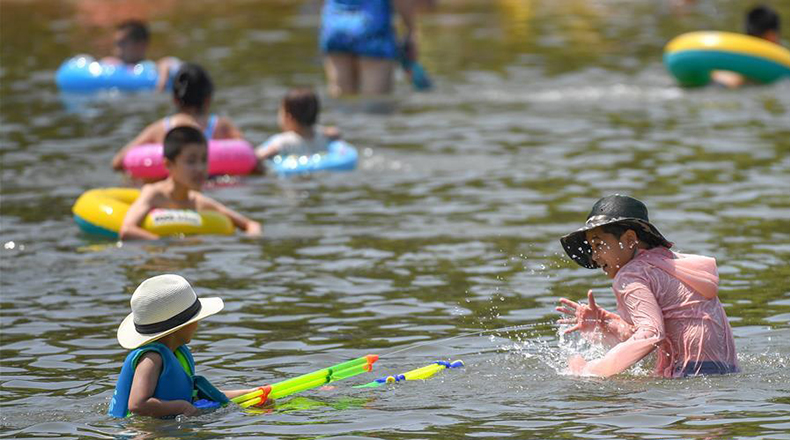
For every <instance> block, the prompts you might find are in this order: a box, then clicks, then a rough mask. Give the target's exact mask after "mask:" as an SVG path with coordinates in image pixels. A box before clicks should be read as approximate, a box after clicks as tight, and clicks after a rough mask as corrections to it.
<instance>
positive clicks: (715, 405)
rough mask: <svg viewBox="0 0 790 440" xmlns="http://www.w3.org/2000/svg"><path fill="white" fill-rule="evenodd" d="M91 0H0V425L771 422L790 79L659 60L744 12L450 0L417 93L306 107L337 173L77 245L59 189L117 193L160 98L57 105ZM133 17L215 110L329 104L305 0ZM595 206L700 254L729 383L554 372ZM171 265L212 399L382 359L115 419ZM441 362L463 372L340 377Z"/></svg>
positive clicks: (775, 420) (98, 13) (572, 430)
mask: <svg viewBox="0 0 790 440" xmlns="http://www.w3.org/2000/svg"><path fill="white" fill-rule="evenodd" d="M101 3H102V2H90V1H82V2H77V1H74V2H68V3H57V2H45V1H37V2H14V1H12V2H3V3H2V4H1V5H0V7H1V8H2V13H0V32H2V65H0V79H1V82H0V92H1V93H2V95H1V97H2V100H1V101H0V104H1V105H2V113H1V114H0V117H1V118H2V119H0V122H1V125H0V136H1V138H0V139H2V150H1V153H0V154H2V156H1V157H2V190H1V191H0V195H1V196H2V215H1V216H0V221H2V231H0V234H1V239H0V241H1V242H2V244H3V245H4V248H3V249H0V255H2V280H1V284H0V287H1V288H2V300H1V302H0V306H2V316H0V323H2V342H1V344H0V350H1V351H0V354H1V355H2V361H0V375H1V377H0V426H2V433H0V437H13V438H43V437H46V438H63V439H66V438H161V437H169V438H260V437H268V438H315V437H322V438H341V437H342V438H393V439H395V438H398V439H400V438H428V437H434V438H460V437H490V438H503V437H513V438H569V437H574V438H581V437H585V438H725V437H726V438H774V439H779V438H790V434H788V432H790V422H788V420H790V386H789V385H788V383H790V369H788V366H789V364H790V345H789V344H788V343H787V341H788V338H790V331H788V327H789V326H788V321H790V290H789V289H788V284H787V279H788V277H790V268H789V267H788V261H789V260H790V222H788V218H790V196H788V193H789V192H788V182H790V154H789V153H790V113H788V112H789V111H790V81H785V82H782V83H778V84H774V85H771V86H766V87H749V88H744V89H742V90H738V91H727V90H724V89H720V88H715V87H711V88H707V89H703V90H693V91H691V90H682V89H679V88H677V87H676V86H675V84H674V83H673V81H672V79H671V78H670V77H669V76H668V74H667V73H666V72H665V70H664V68H663V66H662V64H661V49H662V47H663V45H664V44H665V42H666V41H668V40H669V39H670V38H671V37H672V36H674V35H677V34H679V33H681V32H684V31H688V30H696V29H702V28H720V29H729V30H737V28H738V26H740V13H741V11H742V10H744V9H745V8H746V5H747V3H746V2H739V1H724V2H712V1H702V0H701V1H699V2H698V3H697V4H695V5H692V6H690V7H688V8H685V9H681V8H672V7H670V6H668V5H666V4H663V3H662V2H658V1H657V2H628V1H615V0H603V1H595V2H591V1H586V0H585V1H573V0H563V1H556V2H538V1H528V0H523V1H518V0H511V1H507V0H500V1H479V2H471V1H450V0H447V1H446V2H442V4H441V7H440V9H439V10H438V11H437V12H436V13H435V14H432V15H430V16H426V17H424V19H423V20H422V23H423V26H422V29H423V36H424V39H423V45H422V48H421V51H422V56H423V60H424V64H425V65H426V68H427V69H428V71H429V72H431V74H432V75H433V77H434V80H435V82H436V83H437V86H438V87H437V89H436V90H435V91H433V92H431V93H429V94H413V93H411V92H410V91H409V88H408V86H407V84H405V82H404V81H403V80H402V79H401V81H400V82H399V84H398V93H396V96H397V97H396V98H394V99H393V100H392V101H391V102H389V103H386V105H384V106H378V107H377V109H378V111H377V112H373V113H371V112H364V111H360V107H365V106H366V105H367V104H364V103H354V102H351V103H348V102H343V103H338V102H331V101H328V100H325V102H324V108H325V111H324V113H323V115H322V121H323V122H324V123H326V124H336V125H338V126H339V127H340V128H341V129H342V130H343V131H344V133H345V136H346V138H347V139H348V140H349V141H350V142H352V143H353V144H355V145H356V146H358V147H359V149H360V152H361V153H362V154H361V163H360V167H359V169H358V170H357V171H355V172H353V173H350V174H337V175H324V176H316V177H315V178H311V179H296V180H279V179H276V178H272V177H253V178H245V179H232V181H231V182H224V183H221V184H215V185H214V186H213V187H209V188H207V190H206V191H207V193H209V194H210V195H211V196H212V197H216V198H217V199H220V200H222V201H223V202H226V203H227V204H228V205H229V206H231V207H232V208H234V209H237V210H239V211H241V212H244V213H245V214H248V215H249V216H251V217H253V218H255V219H258V220H260V221H262V222H263V223H264V237H263V238H262V239H248V238H244V237H242V236H239V235H237V236H233V237H198V238H190V239H185V240H178V239H173V240H163V241H158V242H153V243H124V244H123V245H120V244H116V243H114V242H108V241H103V240H101V239H98V238H93V237H89V236H85V235H82V234H80V233H79V231H78V229H77V227H76V226H75V224H74V223H73V221H72V219H71V213H70V208H71V205H72V203H73V202H74V200H76V198H77V197H78V196H79V195H80V194H81V193H82V192H83V191H85V190H87V189H90V188H95V187H106V186H118V185H125V184H128V182H126V181H125V180H124V179H123V178H122V177H120V176H118V175H116V174H114V173H112V172H111V171H110V170H109V162H110V159H111V157H112V155H113V153H114V151H115V150H116V149H117V148H119V147H120V146H121V145H123V144H124V143H126V142H127V141H128V140H129V139H131V138H132V137H133V136H134V135H135V134H136V133H137V132H138V131H139V130H140V129H141V128H142V127H144V126H145V125H146V124H147V123H149V122H151V121H153V120H155V119H156V118H159V117H162V116H164V115H166V114H167V113H168V112H170V111H172V108H171V104H170V100H169V99H168V98H167V97H166V96H151V95H148V96H145V95H143V96H132V97H127V96H114V95H109V96H102V97H99V98H97V99H93V100H88V101H80V100H74V99H72V98H67V97H62V96H60V95H59V94H58V93H57V90H56V89H55V86H54V81H53V76H54V71H55V69H56V68H57V66H58V65H59V64H60V62H61V61H62V60H63V59H65V58H66V57H68V56H70V55H73V54H76V53H80V52H88V53H94V54H101V53H104V52H107V51H108V50H109V45H110V40H109V34H110V32H109V28H106V27H101V26H100V25H99V24H97V22H100V21H102V20H104V19H105V18H103V17H104V16H105V15H106V14H108V13H109V12H107V11H104V9H106V7H105V8H102V7H100V5H101ZM130 3H136V4H137V6H136V7H138V8H140V9H141V10H143V11H145V12H146V13H147V14H149V19H150V21H151V22H152V30H153V32H154V42H153V47H152V49H151V53H152V55H153V56H155V57H159V56H162V55H166V54H172V55H176V56H179V57H181V58H183V59H190V60H194V61H197V62H200V63H202V64H204V65H206V66H207V67H208V68H209V69H210V72H211V74H212V75H213V77H214V80H215V83H216V86H217V93H216V97H215V100H214V103H213V106H212V109H213V110H214V111H216V112H218V113H221V114H225V115H228V116H230V117H231V118H232V119H233V120H234V121H235V122H236V123H237V124H238V125H239V126H240V127H241V128H242V129H243V130H244V132H245V134H246V135H247V137H248V138H249V139H250V140H251V141H252V142H255V143H258V142H261V141H263V140H264V139H265V138H266V136H268V135H270V134H272V133H274V132H275V131H276V108H277V104H278V100H279V99H280V97H281V96H282V95H283V94H284V92H285V91H286V90H287V88H288V87H290V86H294V85H300V84H311V85H316V86H318V87H319V89H320V90H322V91H323V88H321V87H323V74H322V71H321V65H320V57H319V56H318V54H317V51H316V26H317V24H318V17H317V15H316V11H317V7H316V6H315V5H314V4H308V3H304V4H302V3H296V2H290V1H280V2H274V1H272V2H258V3H255V2H245V1H224V2H186V1H178V0H170V1H157V2H147V1H146V2H130ZM295 3H296V4H295ZM776 3H781V2H776ZM119 4H120V6H116V7H117V8H118V10H119V11H122V10H124V7H125V6H123V5H125V4H126V3H124V2H121V3H119ZM110 12H112V11H110ZM780 12H781V13H782V14H783V15H784V17H788V18H790V5H787V4H784V3H781V4H780ZM105 35H106V36H105ZM381 107H385V108H387V107H389V108H390V109H391V110H390V111H389V112H386V111H384V112H383V111H381V110H382V109H381ZM382 113H383V114H382ZM613 192H623V193H629V194H632V195H634V196H636V197H639V198H641V199H642V200H644V201H646V203H647V204H648V206H649V208H650V210H651V219H652V220H653V221H654V223H655V224H656V225H657V226H658V227H659V228H660V229H661V231H662V232H663V233H664V234H665V235H667V236H668V237H669V238H670V240H672V241H674V242H675V243H676V245H677V248H678V249H680V250H682V251H685V252H694V253H701V254H705V255H712V256H715V257H716V258H717V259H718V262H719V269H720V273H721V278H722V282H721V291H720V297H721V299H722V301H723V302H724V303H725V305H726V308H727V313H728V315H729V317H730V322H731V324H732V326H733V329H734V333H735V336H736V346H737V348H738V351H739V360H740V362H741V365H742V367H743V370H744V371H743V373H741V374H737V375H732V376H728V377H708V378H695V379H685V380H661V379H655V378H653V377H651V376H650V375H649V374H648V372H649V371H650V362H651V361H650V359H648V360H646V361H645V362H644V363H643V364H640V365H639V366H637V367H636V368H634V369H633V370H632V371H629V372H628V373H626V374H623V375H620V376H618V377H616V378H613V379H609V380H595V379H578V378H573V377H569V376H566V375H563V374H562V371H563V369H564V367H565V360H566V359H567V356H568V355H569V354H570V353H572V352H574V351H575V350H578V349H581V350H582V351H583V352H584V353H586V354H588V355H590V354H591V352H592V351H593V349H592V348H589V347H585V346H584V345H578V344H580V342H578V341H575V340H574V339H572V338H569V339H561V338H560V336H559V335H558V332H557V331H558V328H557V326H556V325H555V324H554V321H555V320H556V317H557V316H556V314H555V313H554V311H553V309H554V306H555V305H556V300H557V298H559V297H561V296H567V297H571V298H574V299H579V298H582V297H584V295H585V292H586V290H587V289H588V288H589V287H592V288H593V289H594V290H595V293H596V297H597V298H598V302H599V303H600V304H601V305H602V306H604V307H606V308H609V309H614V307H615V304H614V297H613V295H612V294H611V291H610V289H609V286H610V282H609V281H608V280H607V279H606V278H605V277H604V276H603V274H602V273H600V272H594V271H588V270H585V269H581V268H579V267H577V266H575V265H574V264H573V263H572V262H570V261H569V260H568V259H567V257H565V256H564V253H563V252H562V250H561V248H560V245H559V241H558V237H559V236H560V235H562V234H564V233H567V232H569V231H571V230H573V229H575V228H576V227H578V226H579V225H580V224H581V223H582V221H583V219H584V216H585V215H586V213H587V212H588V210H589V208H590V206H591V205H592V203H593V202H594V201H595V200H596V199H597V198H599V197H600V196H603V195H606V194H609V193H613ZM163 272H177V273H180V274H182V275H184V276H185V277H186V278H187V279H189V280H190V281H192V282H193V284H194V285H195V287H196V290H197V291H198V293H199V295H201V296H221V297H222V298H223V299H224V300H225V304H226V306H225V310H224V311H223V312H221V313H220V314H218V315H215V316H213V317H211V318H209V319H207V320H205V321H203V322H202V323H201V326H200V329H199V331H198V334H197V336H196V338H195V340H194V341H193V343H192V349H193V352H194V354H195V358H196V361H197V364H198V368H199V371H200V372H201V373H202V374H204V375H205V376H207V377H209V378H210V379H211V380H212V381H213V382H215V383H216V384H218V385H220V386H221V387H226V388H231V387H241V386H249V385H258V384H263V383H267V382H268V383H271V382H275V381H278V380H282V379H284V378H287V377H292V376H295V375H298V374H302V373H305V372H308V371H311V370H314V369H318V368H320V367H324V366H328V365H331V364H333V363H336V362H340V361H342V360H346V359H351V358H355V357H358V356H361V355H364V354H367V353H376V354H379V355H381V356H382V357H381V360H380V361H379V362H378V363H377V364H376V366H375V369H374V374H370V375H367V376H363V377H359V378H354V379H350V380H348V381H347V382H339V383H337V384H335V387H334V388H333V389H330V390H318V391H311V392H306V393H304V394H303V395H302V396H301V397H299V398H295V399H290V400H286V401H284V402H281V403H280V404H279V405H278V406H277V407H276V408H274V410H272V411H267V412H257V413H256V412H243V411H240V410H239V409H238V408H234V407H228V408H225V409H222V410H220V411H218V412H215V413H211V414H207V415H203V416H200V417H196V418H189V419H177V420H169V421H158V420H148V419H143V418H134V419H131V420H123V421H118V420H113V419H109V418H108V417H107V416H105V412H106V410H107V405H108V402H109V399H110V396H111V394H112V390H113V387H114V384H115V379H116V377H117V373H118V371H119V370H120V366H121V363H122V361H123V358H124V356H125V354H126V352H125V351H124V350H122V349H121V348H120V347H119V346H118V344H117V342H116V340H115V331H116V329H117V326H118V324H119V323H120V321H121V320H122V319H123V317H124V316H125V315H126V314H127V313H128V312H129V302H128V301H129V296H130V294H131V292H132V291H133V290H134V288H135V287H136V286H137V285H138V284H139V283H140V282H141V281H142V280H144V279H145V278H147V277H149V276H152V275H155V274H159V273H163ZM513 326H517V327H513ZM503 327H510V328H509V329H505V330H499V331H490V330H493V329H498V328H503ZM439 359H443V360H447V359H462V360H463V361H464V362H465V363H466V367H465V368H463V369H456V370H451V371H445V372H442V373H440V374H438V375H437V376H435V377H434V378H432V379H430V380H428V381H425V382H418V383H410V382H407V383H404V384H398V385H397V386H396V385H392V386H386V387H380V388H373V389H353V388H351V387H350V385H352V384H357V383H362V382H365V381H369V380H372V378H373V377H378V376H381V375H385V374H390V373H398V372H403V371H406V370H409V369H412V368H415V367H419V366H422V365H425V364H427V363H429V362H432V361H434V360H439Z"/></svg>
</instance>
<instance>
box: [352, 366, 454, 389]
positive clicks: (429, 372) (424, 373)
mask: <svg viewBox="0 0 790 440" xmlns="http://www.w3.org/2000/svg"><path fill="white" fill-rule="evenodd" d="M463 366H464V363H463V361H460V360H458V361H452V362H446V361H436V362H434V363H432V364H430V365H426V366H424V367H421V368H417V369H415V370H411V371H407V372H405V373H403V374H396V375H394V376H384V377H380V378H378V379H376V380H374V381H373V382H369V383H366V384H364V385H357V386H355V387H354V388H375V387H380V386H382V385H384V384H385V383H395V382H402V381H407V380H419V379H427V378H429V377H431V376H433V375H434V374H436V373H438V372H440V371H442V370H444V369H447V368H461V367H463Z"/></svg>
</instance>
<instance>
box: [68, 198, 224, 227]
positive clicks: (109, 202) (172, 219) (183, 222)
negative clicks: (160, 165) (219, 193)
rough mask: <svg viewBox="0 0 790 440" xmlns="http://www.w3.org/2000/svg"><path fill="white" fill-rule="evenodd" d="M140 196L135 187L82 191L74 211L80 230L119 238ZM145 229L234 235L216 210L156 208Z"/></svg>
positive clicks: (144, 225)
mask: <svg viewBox="0 0 790 440" xmlns="http://www.w3.org/2000/svg"><path fill="white" fill-rule="evenodd" d="M139 195H140V190H137V189H132V188H101V189H92V190H89V191H86V192H85V193H83V194H82V195H81V196H80V198H78V199H77V201H76V202H75V203H74V206H73V207H72V208H71V212H72V213H73V214H74V221H75V222H77V225H79V227H80V229H82V230H83V231H85V232H88V233H91V234H99V235H103V236H106V237H112V238H118V231H119V230H120V229H121V224H123V218H124V217H125V216H126V212H127V211H128V210H129V207H130V206H131V205H132V203H133V202H134V201H135V200H136V199H137V197H138V196H139ZM142 227H143V229H145V230H147V231H150V232H153V233H154V234H156V235H159V236H167V235H191V234H225V235H228V234H233V231H234V227H233V223H232V222H231V221H230V218H228V217H227V216H226V215H224V214H221V213H219V212H217V211H201V212H197V211H191V210H186V209H154V210H151V212H149V213H148V215H146V216H145V220H143V224H142Z"/></svg>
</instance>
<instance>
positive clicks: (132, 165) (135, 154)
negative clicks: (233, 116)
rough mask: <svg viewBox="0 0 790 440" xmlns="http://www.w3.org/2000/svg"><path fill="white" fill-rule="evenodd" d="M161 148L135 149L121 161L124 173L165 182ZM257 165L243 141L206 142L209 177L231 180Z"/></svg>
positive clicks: (255, 159)
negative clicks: (232, 177)
mask: <svg viewBox="0 0 790 440" xmlns="http://www.w3.org/2000/svg"><path fill="white" fill-rule="evenodd" d="M163 151H164V147H163V146H162V145H161V144H145V145H139V146H137V147H134V148H133V149H131V150H130V151H129V152H127V153H126V156H124V158H123V167H124V169H125V170H126V171H127V172H128V173H129V174H131V175H132V176H133V177H138V178H148V179H164V178H165V177H167V174H168V173H167V168H165V161H164V155H163ZM257 164H258V161H257V158H256V157H255V151H254V150H253V149H252V145H250V143H249V142H247V141H245V140H243V139H211V140H209V141H208V174H209V175H210V176H218V175H223V174H228V175H231V176H238V175H245V174H249V173H251V172H252V171H253V170H254V169H255V167H256V166H257Z"/></svg>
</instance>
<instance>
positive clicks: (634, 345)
mask: <svg viewBox="0 0 790 440" xmlns="http://www.w3.org/2000/svg"><path fill="white" fill-rule="evenodd" d="M624 283H626V282H625V281H624ZM626 284H627V285H626V287H625V288H624V292H623V294H622V301H623V303H624V305H625V308H626V309H627V310H628V313H629V315H630V316H631V319H632V321H633V322H634V329H635V331H634V332H633V334H632V335H631V337H630V338H628V339H627V340H626V341H624V342H621V343H619V344H617V345H616V346H614V348H612V349H611V350H609V352H608V353H606V355H604V357H602V358H600V359H596V360H593V361H590V362H588V363H586V365H585V364H581V363H580V362H579V360H578V359H575V361H576V362H579V363H577V364H576V366H575V367H576V371H572V372H574V373H577V374H582V375H593V376H601V377H609V376H612V375H615V374H618V373H621V372H623V371H625V370H626V369H628V368H629V367H631V366H632V365H633V364H635V363H637V362H639V361H640V360H641V359H642V358H643V357H645V356H647V355H648V354H649V353H650V352H651V351H653V350H654V349H655V348H656V346H657V345H658V344H659V343H660V342H661V341H663V340H664V338H665V333H664V314H663V312H662V311H661V306H659V305H658V302H657V301H656V297H655V295H654V294H653V292H652V291H651V290H650V288H649V287H648V286H647V285H646V284H643V283H640V282H630V283H626ZM572 368H573V367H572Z"/></svg>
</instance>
